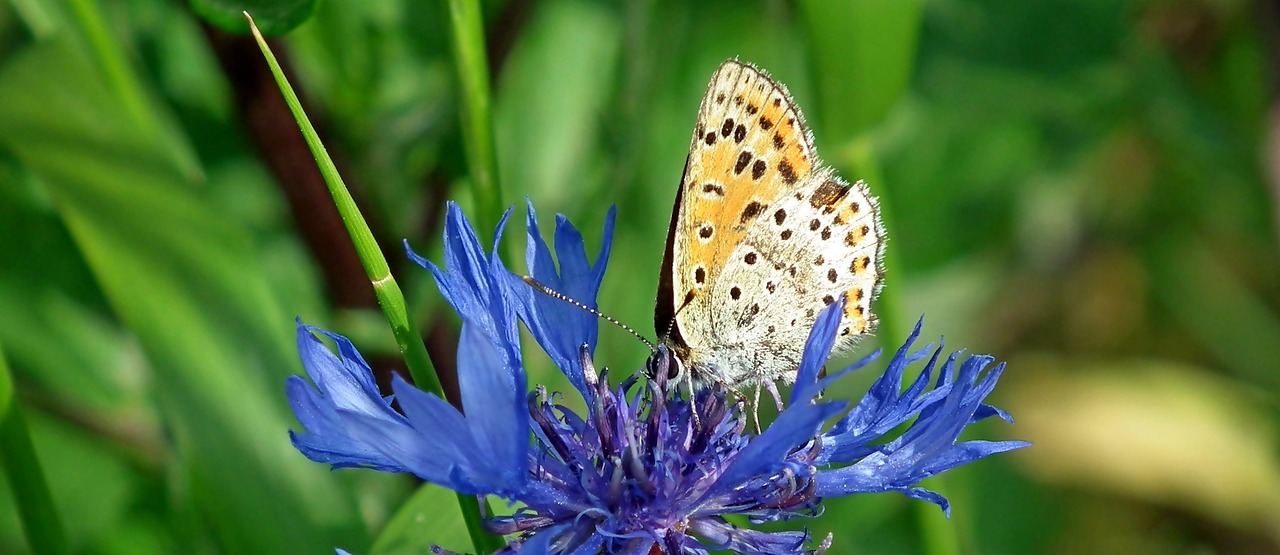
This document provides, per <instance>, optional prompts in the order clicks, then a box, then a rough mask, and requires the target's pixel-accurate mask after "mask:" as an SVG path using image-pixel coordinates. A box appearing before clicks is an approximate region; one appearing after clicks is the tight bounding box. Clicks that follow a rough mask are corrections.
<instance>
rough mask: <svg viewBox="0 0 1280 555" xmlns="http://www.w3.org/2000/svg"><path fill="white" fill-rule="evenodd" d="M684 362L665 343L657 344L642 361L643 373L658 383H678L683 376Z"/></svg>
mask: <svg viewBox="0 0 1280 555" xmlns="http://www.w3.org/2000/svg"><path fill="white" fill-rule="evenodd" d="M685 372H686V371H685V367H684V363H683V362H681V361H680V357H678V356H676V353H675V351H674V350H672V348H671V347H669V346H667V345H666V344H665V343H663V344H659V345H658V347H657V348H656V349H654V350H653V354H651V355H649V358H648V359H647V360H645V363H644V374H645V376H647V377H648V378H649V379H651V380H656V381H658V382H659V383H660V384H665V383H677V384H678V383H680V380H682V379H684V378H685Z"/></svg>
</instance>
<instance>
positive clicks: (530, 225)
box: [505, 202, 616, 397]
mask: <svg viewBox="0 0 1280 555" xmlns="http://www.w3.org/2000/svg"><path fill="white" fill-rule="evenodd" d="M528 211H529V213H528V217H527V221H526V228H527V242H526V252H525V258H526V264H527V266H528V270H529V275H530V276H531V277H533V278H534V279H536V280H538V282H540V283H542V284H543V285H545V286H546V287H548V288H550V289H551V290H553V291H556V292H558V293H561V294H563V295H565V296H567V297H569V298H571V299H573V300H575V301H578V302H580V303H582V304H583V305H585V306H588V307H591V308H593V309H594V308H596V307H597V305H596V297H597V295H598V293H599V291H600V283H601V282H602V281H603V279H604V270H605V267H606V265H607V263H608V259H609V252H610V246H611V244H612V241H613V227H614V220H615V216H616V211H615V210H614V209H612V208H611V209H610V210H609V213H608V215H607V216H606V217H605V225H604V233H603V235H604V237H603V240H602V243H601V247H600V253H599V254H598V255H597V256H596V261H595V263H594V264H593V263H591V262H589V261H588V259H587V253H586V247H585V245H584V243H583V240H582V234H581V233H580V232H579V231H578V230H577V228H575V227H574V226H573V224H572V223H570V222H569V220H568V219H566V218H565V217H564V216H557V217H556V231H555V257H554V258H553V257H552V252H551V249H550V248H548V246H547V244H546V242H545V241H544V240H543V238H542V233H541V231H540V230H539V228H538V220H537V213H536V212H535V211H534V208H533V203H532V202H529V203H528ZM556 261H558V262H559V268H558V269H557V267H556ZM505 283H506V285H507V289H508V291H509V293H508V295H509V296H510V297H511V298H513V299H515V300H516V309H517V310H518V311H519V314H520V318H521V319H522V320H523V321H524V322H525V325H526V326H527V327H528V328H529V332H530V333H531V334H532V335H533V337H534V339H535V340H536V341H537V342H538V344H539V345H540V346H541V347H542V349H543V350H544V351H546V352H547V355H548V356H550V357H551V359H552V360H553V361H555V363H556V366H558V367H559V368H560V369H561V370H562V371H564V373H565V375H566V376H567V377H568V378H569V380H570V382H571V383H573V385H574V387H576V388H577V389H578V391H580V392H582V393H583V395H584V396H588V397H589V396H590V395H591V393H590V391H591V388H589V387H588V386H587V383H586V379H585V378H584V371H585V369H584V368H583V367H582V358H581V349H582V347H583V346H584V345H585V346H586V347H587V352H588V353H593V352H594V351H595V345H596V337H597V335H598V329H599V321H598V319H597V317H596V316H595V315H593V314H591V313H589V312H587V311H585V310H582V309H581V308H578V307H575V306H573V305H572V304H570V303H568V302H565V301H563V300H560V299H555V298H552V297H550V296H548V295H545V294H542V293H540V292H538V291H536V290H534V289H533V288H532V287H531V286H529V284H527V283H524V281H523V280H521V278H520V276H516V275H511V276H509V277H508V279H507V280H506V281H505Z"/></svg>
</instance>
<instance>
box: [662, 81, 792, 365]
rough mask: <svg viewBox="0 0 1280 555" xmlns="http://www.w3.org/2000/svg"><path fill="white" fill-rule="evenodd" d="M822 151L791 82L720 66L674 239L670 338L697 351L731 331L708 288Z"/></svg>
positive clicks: (667, 284) (667, 316) (667, 307)
mask: <svg viewBox="0 0 1280 555" xmlns="http://www.w3.org/2000/svg"><path fill="white" fill-rule="evenodd" d="M816 158H817V156H816V153H815V152H814V148H813V141H812V137H811V136H810V133H809V130H808V128H807V127H806V126H805V124H804V120H803V118H802V116H801V114H800V110H799V109H798V108H797V107H796V105H795V102H794V101H793V100H792V99H791V96H790V95H789V94H788V93H787V91H786V88H785V87H784V86H782V85H781V84H779V83H778V82H776V81H774V80H773V79H772V78H770V77H769V76H768V75H766V74H765V73H764V72H763V71H761V70H759V69H757V68H755V67H754V66H751V65H749V64H745V63H741V62H738V61H736V60H730V61H727V62H725V63H724V64H722V65H721V66H720V68H719V69H718V70H717V71H716V73H715V75H714V76H713V77H712V79H711V83H710V85H709V86H708V87H707V92H706V95H705V96H704V97H703V99H702V104H701V106H700V107H699V109H698V118H697V122H696V124H695V126H694V133H693V138H692V140H691V141H690V145H689V158H688V161H687V162H686V165H685V171H684V177H683V179H682V181H681V184H680V189H679V193H678V195H677V201H676V206H675V209H674V211H673V214H672V220H671V229H670V231H669V235H668V238H667V241H668V242H667V252H666V255H665V257H664V262H663V267H662V276H661V278H660V286H659V295H658V303H657V304H658V306H657V310H655V316H654V325H655V327H656V329H657V331H658V334H659V335H660V336H663V338H664V340H668V342H669V343H672V344H674V346H675V347H677V350H680V348H681V347H687V348H688V349H691V350H693V351H694V352H697V351H698V349H699V346H700V345H705V344H708V343H709V342H710V341H712V339H713V337H714V336H715V335H717V334H720V333H722V331H721V330H718V329H714V328H713V327H711V325H710V324H711V320H710V318H711V317H712V314H713V313H714V312H715V307H714V306H713V305H712V304H711V302H712V301H711V298H710V297H709V296H708V295H707V291H708V290H709V288H710V287H711V286H712V284H714V283H716V282H717V280H718V279H719V277H720V274H721V273H722V272H723V271H724V268H725V267H726V266H727V265H728V264H729V263H730V257H731V256H732V255H733V253H734V252H735V250H736V249H737V248H738V246H739V245H740V244H741V243H742V242H743V240H744V239H745V238H746V237H747V234H748V232H749V229H750V226H751V225H752V224H753V223H754V222H755V220H757V219H758V218H759V217H760V216H761V215H762V214H763V213H764V207H766V206H769V205H773V204H777V203H778V202H779V201H780V200H781V199H783V198H784V197H785V196H786V195H788V194H790V193H791V191H792V189H794V188H795V186H796V185H797V184H798V183H800V182H801V181H802V180H805V179H807V178H808V177H809V176H810V175H811V174H812V172H813V169H814V165H815V163H816ZM673 325H674V326H673Z"/></svg>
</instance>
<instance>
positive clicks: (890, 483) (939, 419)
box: [818, 346, 1029, 509]
mask: <svg viewBox="0 0 1280 555" xmlns="http://www.w3.org/2000/svg"><path fill="white" fill-rule="evenodd" d="M904 347H905V346H904ZM904 352H905V351H899V356H898V357H895V359H897V358H900V357H902V355H903V353H904ZM933 360H934V361H936V360H937V357H936V355H935V357H934V359H933ZM955 361H956V357H955V356H952V357H950V358H948V360H947V362H946V363H945V364H944V365H943V368H942V370H941V371H942V372H943V373H944V374H945V376H941V377H940V378H939V381H938V385H937V387H938V389H935V390H934V392H932V393H936V392H938V391H946V397H943V398H940V399H936V400H935V401H933V402H930V403H929V404H928V405H926V406H923V407H919V403H918V402H915V403H911V405H912V406H917V407H919V408H917V409H916V410H918V411H919V417H918V418H917V419H916V421H915V422H913V423H912V424H911V426H910V427H909V428H908V429H907V431H906V432H905V433H904V434H903V435H902V436H901V437H898V438H897V439H895V440H893V441H891V442H889V443H888V444H885V445H882V446H879V447H878V448H876V449H875V451H874V452H871V453H870V454H868V455H867V456H866V457H865V458H862V459H861V460H859V461H857V462H855V463H854V464H851V465H849V466H845V467H843V468H836V469H832V470H825V471H821V472H819V478H818V495H819V496H821V497H834V496H840V495H849V494H853V493H870V492H882V491H899V492H902V493H905V494H907V495H910V496H912V497H917V498H920V499H926V500H929V501H933V502H935V503H938V504H939V506H941V507H943V508H944V509H945V504H944V503H945V500H943V499H942V498H941V496H939V495H937V494H935V493H932V492H927V490H920V489H919V488H914V487H913V486H914V485H915V484H917V483H919V482H920V481H921V480H923V479H925V478H928V477H929V476H932V475H934V474H937V473H939V472H942V471H945V470H948V469H951V468H954V467H956V466H959V465H961V464H964V463H967V462H971V461H974V460H977V459H980V458H983V457H986V456H989V455H993V454H996V453H1002V452H1005V451H1009V450H1012V449H1018V448H1021V447H1026V446H1027V445H1029V444H1028V443H1026V442H1021V441H999V442H977V441H971V442H965V443H960V444H956V439H957V438H958V437H959V436H960V432H961V431H962V430H963V429H964V427H965V426H967V425H968V424H969V423H970V422H971V421H972V419H973V415H974V413H975V412H976V411H977V409H978V407H980V406H982V404H981V402H982V400H983V399H984V398H985V397H986V396H987V395H988V394H989V393H990V392H991V390H992V389H993V388H994V387H995V384H996V381H997V380H998V379H999V376H1000V371H1001V370H1002V367H1003V365H1001V366H997V367H996V368H994V369H993V370H992V371H990V372H988V373H987V375H986V376H985V377H984V378H983V379H981V380H979V379H978V375H979V374H980V372H981V371H982V369H983V368H985V367H986V365H987V364H989V363H990V362H991V358H990V357H982V356H973V357H969V358H968V359H967V360H965V362H964V363H963V364H961V367H960V371H959V375H958V377H957V378H956V379H955V381H950V380H949V379H948V378H949V377H950V376H951V375H952V373H953V372H954V369H955ZM932 365H933V361H931V362H930V364H929V366H930V367H931V366H932ZM926 397H929V395H923V396H921V397H920V398H918V399H916V400H915V401H919V399H922V398H926ZM906 401H911V400H909V399H899V402H906ZM891 412H894V411H891ZM850 433H851V432H850ZM824 440H825V438H824Z"/></svg>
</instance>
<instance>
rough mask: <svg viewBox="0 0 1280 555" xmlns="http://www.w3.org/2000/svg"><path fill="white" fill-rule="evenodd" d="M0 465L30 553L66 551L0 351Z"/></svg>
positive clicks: (64, 536)
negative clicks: (10, 491)
mask: <svg viewBox="0 0 1280 555" xmlns="http://www.w3.org/2000/svg"><path fill="white" fill-rule="evenodd" d="M0 467H3V470H4V473H5V476H6V477H7V478H8V480H9V487H10V488H11V489H12V490H13V498H14V501H15V502H16V503H17V506H18V520H19V521H21V524H22V530H23V532H24V533H25V534H26V536H27V542H28V543H29V544H30V547H31V552H32V553H48V554H53V555H62V554H64V553H67V552H68V549H67V538H66V535H65V534H64V533H63V529H62V521H61V520H60V519H59V518H58V511H57V510H56V509H55V508H54V506H53V496H51V495H50V494H49V487H48V485H47V483H46V481H45V478H44V471H43V470H42V469H41V468H40V461H39V459H38V458H37V457H36V450H35V446H34V445H33V444H32V443H31V433H30V432H29V431H28V430H27V423H26V420H25V419H24V418H23V417H22V409H21V407H19V406H18V403H17V401H16V399H14V392H13V378H12V376H10V375H9V366H8V365H7V364H5V361H4V353H3V352H0Z"/></svg>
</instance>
